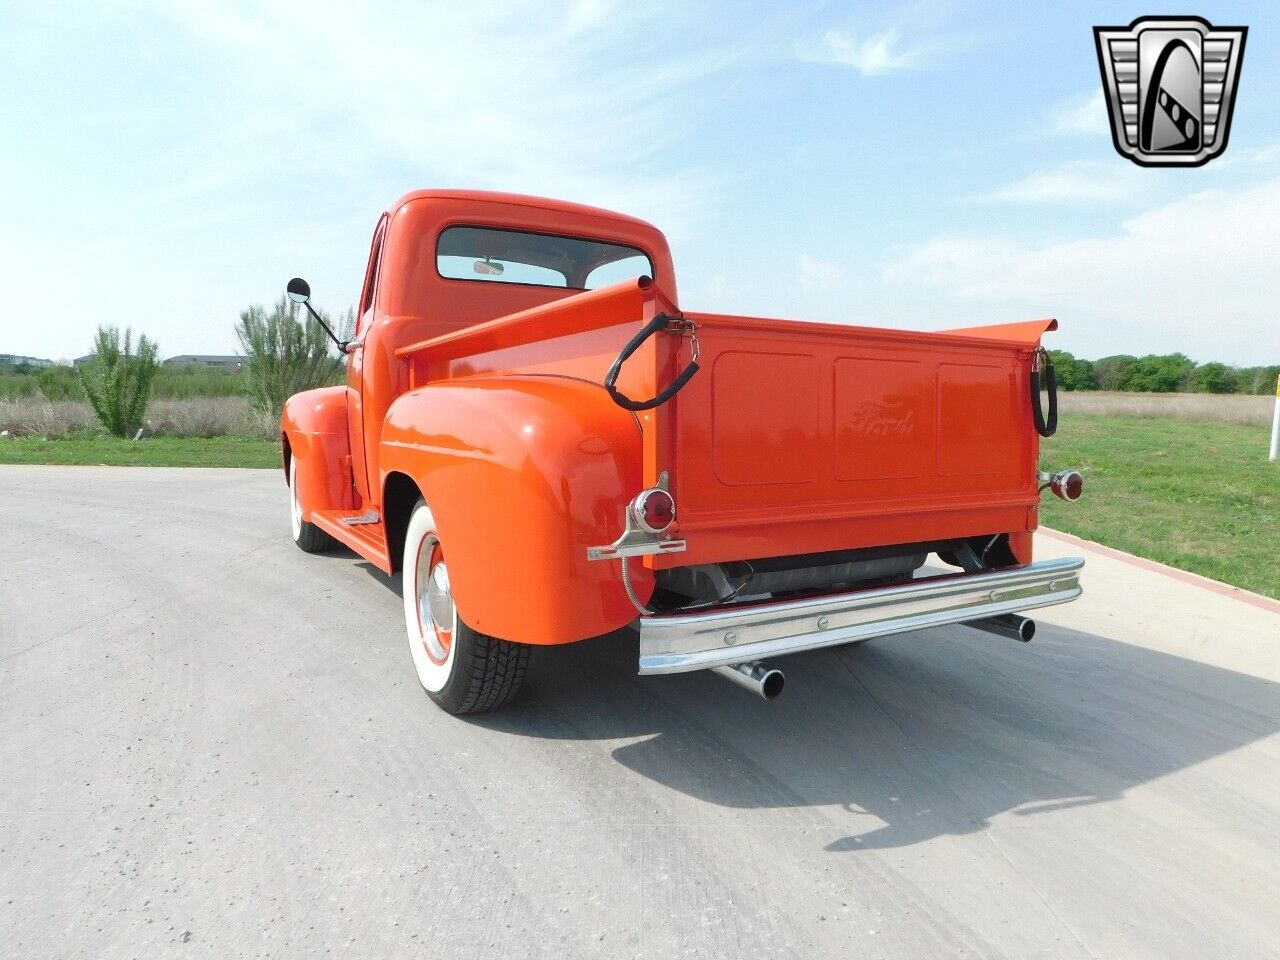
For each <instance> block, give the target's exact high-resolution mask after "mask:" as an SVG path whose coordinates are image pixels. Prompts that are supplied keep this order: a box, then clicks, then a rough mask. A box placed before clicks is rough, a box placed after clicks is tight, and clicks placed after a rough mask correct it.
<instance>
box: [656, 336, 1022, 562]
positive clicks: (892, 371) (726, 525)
mask: <svg viewBox="0 0 1280 960" xmlns="http://www.w3.org/2000/svg"><path fill="white" fill-rule="evenodd" d="M685 316H686V318H687V319H690V320H692V321H694V322H695V323H696V324H698V326H699V340H700V341H701V345H702V361H703V368H704V374H705V375H699V376H697V377H695V378H694V379H693V381H692V382H691V383H690V384H689V385H688V386H687V387H686V388H685V389H684V390H683V391H682V392H681V393H680V394H679V396H677V397H676V399H675V401H674V403H673V404H672V406H673V411H672V420H673V423H672V429H673V431H674V434H675V449H676V451H677V455H676V461H675V463H673V464H670V465H668V469H670V472H671V476H672V478H673V492H674V494H675V498H676V503H677V504H678V506H679V511H680V536H682V537H683V538H685V539H686V540H687V541H688V544H689V546H688V550H687V551H686V552H685V553H683V554H678V555H668V556H663V557H660V558H657V559H655V561H654V564H655V565H656V566H663V567H667V566H682V565H685V564H690V563H710V562H724V561H729V560H748V559H752V558H756V557H769V556H787V555H790V554H797V553H819V552H824V551H830V550H844V549H851V548H856V547H870V546H884V545H888V544H898V543H913V542H923V541H928V540H939V539H947V538H953V537H968V536H981V535H984V534H992V533H997V532H999V533H1009V532H1012V531H1020V530H1027V529H1028V523H1029V516H1030V515H1029V513H1028V509H1029V508H1031V507H1034V505H1035V504H1036V503H1037V502H1038V496H1039V495H1038V490H1037V485H1036V481H1035V463H1036V458H1037V455H1038V449H1037V443H1036V439H1037V436H1036V433H1035V431H1034V429H1033V427H1032V426H1031V412H1030V406H1029V404H1030V395H1029V393H1028V385H1027V375H1028V374H1029V372H1030V366H1029V364H1030V362H1031V358H1032V350H1033V347H1032V346H1031V345H1030V344H1025V343H1020V342H1018V338H1017V337H1016V335H1015V337H1013V338H1011V339H1009V340H1007V341H1006V340H997V339H984V338H980V337H966V336H954V337H952V336H940V335H936V334H920V333H914V332H907V331H897V330H882V329H875V328H866V327H844V326H833V325H826V324H810V323H798V322H792V321H777V320H763V319H756V318H747V317H727V316H717V315H709V314H696V313H694V314H685ZM1019 326H1021V325H1019ZM1032 526H1034V523H1032Z"/></svg>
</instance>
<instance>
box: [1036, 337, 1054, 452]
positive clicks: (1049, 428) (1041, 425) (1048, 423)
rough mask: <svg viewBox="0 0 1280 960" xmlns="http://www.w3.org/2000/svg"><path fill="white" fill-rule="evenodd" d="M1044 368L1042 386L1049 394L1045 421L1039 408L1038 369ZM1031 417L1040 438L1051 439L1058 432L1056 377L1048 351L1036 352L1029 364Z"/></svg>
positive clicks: (1042, 411)
mask: <svg viewBox="0 0 1280 960" xmlns="http://www.w3.org/2000/svg"><path fill="white" fill-rule="evenodd" d="M1041 366H1043V367H1044V385H1045V390H1046V391H1047V392H1048V394H1049V417H1048V419H1047V420H1046V419H1045V415H1044V410H1042V409H1041V407H1040V368H1041ZM1031 416H1032V418H1033V419H1034V420H1035V422H1036V432H1037V433H1038V434H1040V436H1042V437H1052V436H1053V435H1054V434H1055V433H1057V432H1058V376H1057V374H1056V373H1054V370H1053V360H1052V359H1051V358H1050V357H1049V351H1048V350H1044V349H1041V350H1038V351H1036V357H1035V360H1033V361H1032V363H1031Z"/></svg>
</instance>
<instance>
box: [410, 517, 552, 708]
mask: <svg viewBox="0 0 1280 960" xmlns="http://www.w3.org/2000/svg"><path fill="white" fill-rule="evenodd" d="M400 574H401V585H402V587H403V591H402V592H403V594H404V622H405V632H406V633H407V635H408V640H409V655H410V657H411V658H412V659H413V668H414V670H415V672H416V673H417V675H418V682H419V683H421V684H422V689H423V690H425V691H426V692H427V695H428V696H429V697H430V698H431V699H432V700H434V701H435V702H436V703H437V704H438V705H439V706H441V707H442V708H444V709H445V710H447V711H448V712H449V713H453V714H462V713H479V712H481V711H484V710H492V709H494V708H495V707H500V706H502V705H503V704H504V703H506V702H507V701H508V700H510V699H511V697H512V696H514V695H515V692H516V690H517V689H518V688H519V686H520V683H521V681H522V680H523V679H524V674H525V670H526V668H527V666H528V663H529V647H528V646H526V645H525V644H521V643H511V642H510V641H507V640H499V639H497V638H496V637H489V636H486V635H485V634H482V633H477V632H476V631H475V630H472V629H471V628H470V627H468V626H467V625H466V624H465V623H464V622H463V620H462V618H461V617H460V616H459V615H458V607H457V605H456V604H455V603H454V601H453V590H452V585H451V583H450V580H449V564H448V558H447V555H446V553H445V548H444V545H443V544H442V543H441V541H440V535H439V534H438V533H437V532H436V524H435V518H434V517H433V516H432V515H431V510H430V508H429V507H428V506H427V505H426V503H424V502H422V501H419V502H418V505H417V506H416V507H415V508H414V510H413V514H412V515H411V516H410V518H409V527H408V529H407V530H406V532H405V538H404V556H403V560H402V563H401V568H400Z"/></svg>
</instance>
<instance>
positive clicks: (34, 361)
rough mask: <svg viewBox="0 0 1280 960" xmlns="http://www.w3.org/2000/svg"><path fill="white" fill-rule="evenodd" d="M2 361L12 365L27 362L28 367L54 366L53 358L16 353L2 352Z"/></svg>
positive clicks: (0, 361)
mask: <svg viewBox="0 0 1280 960" xmlns="http://www.w3.org/2000/svg"><path fill="white" fill-rule="evenodd" d="M0 363H7V364H9V365H11V366H14V367H16V366H18V364H26V365H27V366H28V367H52V366H53V365H54V364H53V361H52V360H45V359H44V358H43V357H23V356H20V355H19V354H16V353H0Z"/></svg>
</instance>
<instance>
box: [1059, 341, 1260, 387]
mask: <svg viewBox="0 0 1280 960" xmlns="http://www.w3.org/2000/svg"><path fill="white" fill-rule="evenodd" d="M1049 356H1050V357H1052V358H1053V366H1054V369H1055V370H1056V371H1057V375H1058V387H1059V388H1060V389H1062V390H1119V391H1129V392H1136V393H1252V394H1270V393H1271V392H1272V391H1273V390H1275V388H1276V378H1277V377H1280V364H1272V365H1270V366H1260V367H1232V366H1229V365H1227V364H1225V363H1216V362H1211V363H1196V362H1195V361H1194V360H1192V359H1191V358H1190V357H1188V356H1186V355H1185V354H1181V353H1165V354H1155V353H1152V354H1148V355H1147V356H1145V357H1132V356H1129V355H1128V354H1117V355H1116V356H1113V357H1102V358H1101V359H1100V360H1085V359H1083V358H1081V357H1076V356H1073V355H1072V354H1070V353H1068V352H1067V351H1066V350H1050V351H1049Z"/></svg>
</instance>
